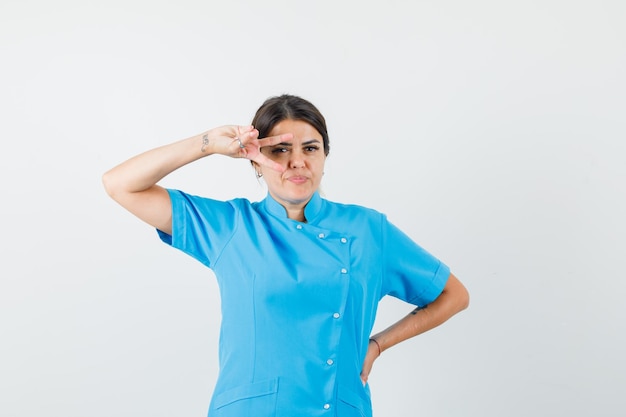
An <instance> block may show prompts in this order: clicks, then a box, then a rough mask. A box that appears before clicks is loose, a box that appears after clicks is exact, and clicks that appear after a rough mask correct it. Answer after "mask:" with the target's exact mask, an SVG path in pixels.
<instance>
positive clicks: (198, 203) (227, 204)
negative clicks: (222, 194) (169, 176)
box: [167, 188, 255, 210]
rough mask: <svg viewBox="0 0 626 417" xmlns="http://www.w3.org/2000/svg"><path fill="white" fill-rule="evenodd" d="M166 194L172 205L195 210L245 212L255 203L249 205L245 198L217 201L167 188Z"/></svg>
mask: <svg viewBox="0 0 626 417" xmlns="http://www.w3.org/2000/svg"><path fill="white" fill-rule="evenodd" d="M167 192H168V193H169V195H170V199H171V200H172V202H173V204H174V205H177V204H179V205H185V206H192V207H197V208H211V209H219V208H231V209H234V210H247V209H249V208H250V207H252V206H253V205H254V204H255V203H251V202H250V200H248V199H246V198H233V199H230V200H218V199H215V198H210V197H205V196H201V195H196V194H191V193H188V192H185V191H181V190H177V189H171V188H168V189H167Z"/></svg>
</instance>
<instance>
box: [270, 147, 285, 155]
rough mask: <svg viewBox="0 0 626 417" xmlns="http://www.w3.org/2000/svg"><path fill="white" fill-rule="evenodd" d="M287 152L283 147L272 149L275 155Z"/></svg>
mask: <svg viewBox="0 0 626 417" xmlns="http://www.w3.org/2000/svg"><path fill="white" fill-rule="evenodd" d="M285 152H287V148H285V147H282V146H276V147H274V148H272V153H273V154H279V153H285Z"/></svg>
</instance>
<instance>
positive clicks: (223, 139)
mask: <svg viewBox="0 0 626 417" xmlns="http://www.w3.org/2000/svg"><path fill="white" fill-rule="evenodd" d="M209 136H210V137H211V138H210V139H209V140H213V141H214V142H215V143H219V147H220V148H222V150H221V152H220V153H223V154H225V155H227V156H230V157H232V158H246V159H249V160H251V161H254V162H256V163H257V164H259V165H264V166H266V167H268V168H271V169H273V170H275V171H278V172H283V171H284V170H285V169H284V168H283V166H282V165H280V164H279V163H277V162H275V161H272V160H271V159H269V158H268V157H266V156H265V155H263V154H262V153H261V148H262V147H265V146H273V145H277V144H279V143H281V142H285V141H287V140H291V139H293V135H292V134H291V133H286V134H283V135H278V136H269V137H266V138H262V139H259V131H258V130H256V129H255V128H254V126H222V127H219V128H217V129H214V130H212V131H211V132H209Z"/></svg>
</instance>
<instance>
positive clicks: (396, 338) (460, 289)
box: [361, 274, 469, 384]
mask: <svg viewBox="0 0 626 417" xmlns="http://www.w3.org/2000/svg"><path fill="white" fill-rule="evenodd" d="M468 305H469V293H468V292H467V289H466V288H465V286H463V284H462V283H461V281H459V280H458V279H457V278H456V277H455V276H454V275H452V274H450V276H449V277H448V281H447V283H446V286H445V287H444V289H443V291H442V292H441V294H440V295H439V297H437V299H436V300H435V301H433V302H432V303H431V304H429V305H428V306H426V307H423V308H419V307H418V308H416V309H415V310H413V311H412V312H411V313H410V314H409V315H407V316H406V317H404V318H403V319H401V320H400V321H398V322H396V323H395V324H393V325H391V326H390V327H388V328H386V329H385V330H383V331H381V332H379V333H377V334H375V335H373V336H372V339H373V340H370V343H369V347H368V349H367V354H366V356H365V361H364V363H363V370H362V371H361V380H362V381H363V383H364V384H365V382H367V378H368V376H369V373H370V371H371V370H372V365H373V363H374V361H375V360H376V359H377V358H378V356H380V354H381V353H382V352H383V351H385V350H387V349H389V348H390V347H392V346H394V345H396V344H398V343H400V342H402V341H404V340H407V339H410V338H411V337H413V336H417V335H418V334H421V333H424V332H426V331H428V330H430V329H432V328H435V327H437V326H439V325H440V324H442V323H443V322H445V321H446V320H448V319H449V318H450V317H452V316H454V315H455V314H456V313H458V312H460V311H462V310H464V309H465V308H467V306H468ZM379 349H380V351H379Z"/></svg>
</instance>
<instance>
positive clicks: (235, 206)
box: [159, 190, 450, 417]
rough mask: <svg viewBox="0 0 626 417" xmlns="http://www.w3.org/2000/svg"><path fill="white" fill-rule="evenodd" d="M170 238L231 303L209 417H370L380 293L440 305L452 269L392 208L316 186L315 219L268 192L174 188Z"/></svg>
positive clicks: (226, 304) (309, 210) (225, 312)
mask: <svg viewBox="0 0 626 417" xmlns="http://www.w3.org/2000/svg"><path fill="white" fill-rule="evenodd" d="M168 191H169V194H170V197H171V200H172V211H173V217H172V230H173V232H172V235H171V236H170V235H168V234H165V233H162V232H160V231H159V235H160V237H161V239H162V240H163V241H164V242H166V243H168V244H170V245H172V246H173V247H176V248H178V249H180V250H182V251H183V252H185V253H187V254H189V255H191V256H192V257H194V258H195V259H197V260H198V261H200V262H202V263H203V264H205V265H206V266H207V267H209V268H211V269H212V270H213V271H214V273H215V275H216V277H217V280H218V283H219V288H220V296H221V305H222V326H221V331H220V344H219V347H220V350H219V352H220V353H219V361H220V374H219V377H218V380H217V384H216V386H215V390H214V393H213V398H212V400H211V405H210V408H209V417H247V416H254V417H270V416H271V417H293V416H308V417H313V416H320V417H333V416H339V417H352V416H355V417H363V416H366V417H369V416H371V415H372V407H371V401H370V395H369V389H368V386H365V387H364V386H363V384H362V382H361V380H360V376H359V375H360V372H361V367H362V364H363V360H364V358H365V353H366V351H367V347H368V341H369V336H370V332H371V331H372V326H373V324H374V319H375V316H376V309H377V306H378V302H379V300H380V299H381V298H382V297H383V296H385V295H391V296H394V297H397V298H399V299H402V300H404V301H407V302H409V303H412V304H415V305H425V304H429V303H430V302H432V301H433V300H434V299H435V298H437V296H439V294H440V293H441V291H442V290H443V287H444V286H445V283H446V281H447V278H448V276H449V274H450V270H449V269H448V267H447V266H446V265H444V264H443V263H441V262H440V261H439V260H437V259H436V258H434V257H433V256H432V255H430V254H429V253H428V252H426V251H425V250H424V249H422V248H421V247H419V246H418V245H417V244H416V243H414V242H413V241H412V240H411V239H410V238H409V237H408V236H406V235H405V234H404V233H403V232H401V231H400V230H399V229H398V228H396V227H395V226H394V225H392V224H391V223H390V222H389V221H388V220H387V218H386V216H384V215H383V214H381V213H379V212H377V211H375V210H371V209H367V208H364V207H360V206H356V205H345V204H338V203H334V202H330V201H328V200H326V199H323V198H321V197H320V196H319V194H317V193H316V194H314V195H313V197H312V199H311V200H310V201H309V203H308V204H307V205H306V207H305V218H306V219H307V222H306V223H302V222H298V221H295V220H291V219H289V218H287V214H286V211H285V209H284V208H283V207H282V206H281V205H280V204H279V203H278V202H277V201H275V200H274V199H273V198H272V197H271V196H270V195H268V196H267V197H266V198H265V199H264V200H263V201H260V202H254V203H251V202H250V201H248V200H246V199H234V200H230V201H217V200H212V199H208V198H203V197H197V196H192V195H189V194H185V193H183V192H181V191H177V190H168Z"/></svg>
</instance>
